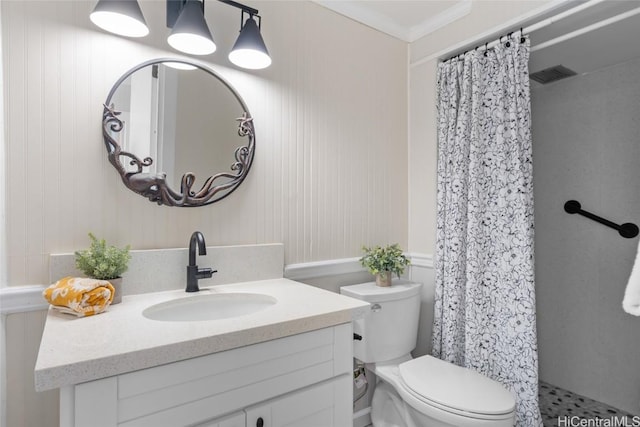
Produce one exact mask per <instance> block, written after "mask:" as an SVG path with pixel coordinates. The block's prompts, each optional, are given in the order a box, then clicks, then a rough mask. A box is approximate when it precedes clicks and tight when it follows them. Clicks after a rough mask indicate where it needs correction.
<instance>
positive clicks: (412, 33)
mask: <svg viewBox="0 0 640 427" xmlns="http://www.w3.org/2000/svg"><path fill="white" fill-rule="evenodd" d="M471 1H472V0H460V1H459V2H458V3H456V4H455V5H453V6H451V7H450V8H448V9H446V10H444V11H443V12H440V13H439V14H437V15H435V16H433V17H431V18H429V19H427V20H425V21H423V22H422V23H421V24H419V25H415V26H413V27H411V28H409V31H408V37H407V41H408V42H409V43H412V42H414V41H416V40H419V39H421V38H422V37H424V36H426V35H427V34H431V33H433V32H435V31H437V30H439V29H440V28H442V27H444V26H446V25H449V24H451V23H452V22H454V21H457V20H458V19H460V18H462V17H463V16H466V15H468V14H469V13H471Z"/></svg>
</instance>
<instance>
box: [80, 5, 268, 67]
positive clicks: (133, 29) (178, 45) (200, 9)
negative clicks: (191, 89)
mask: <svg viewBox="0 0 640 427" xmlns="http://www.w3.org/2000/svg"><path fill="white" fill-rule="evenodd" d="M204 1H205V0H166V2H167V27H169V28H171V34H170V35H169V37H168V38H167V43H169V45H170V46H171V47H173V48H174V49H176V50H179V51H181V52H184V53H187V54H190V55H209V54H211V53H213V52H215V50H216V44H215V42H214V41H213V37H212V35H211V31H209V27H208V26H207V22H206V20H205V18H204ZM218 1H219V2H221V3H224V4H228V5H230V6H233V7H236V8H238V9H241V10H242V12H241V15H240V35H239V36H238V39H237V40H236V42H235V44H234V46H233V49H232V50H231V52H230V53H229V60H230V61H231V62H232V63H233V64H235V65H237V66H238V67H241V68H247V69H252V70H258V69H262V68H266V67H268V66H269V65H271V57H270V56H269V52H268V51H267V46H266V45H265V43H264V40H263V39H262V35H261V34H260V27H261V23H262V18H261V17H260V15H258V10H257V9H254V8H251V7H248V6H245V5H243V4H241V3H237V2H235V1H233V0H218ZM245 13H246V14H247V15H248V18H247V19H246V20H245ZM90 19H91V21H92V22H93V23H94V24H96V25H97V26H98V27H100V28H102V29H104V30H106V31H109V32H112V33H114V34H118V35H123V36H128V37H143V36H146V35H147V34H148V33H149V29H148V28H147V25H146V22H145V20H144V16H143V15H142V11H141V10H140V5H139V4H138V1H137V0H98V3H97V4H96V7H95V8H94V10H93V12H91V15H90ZM256 19H257V21H258V22H257V23H256Z"/></svg>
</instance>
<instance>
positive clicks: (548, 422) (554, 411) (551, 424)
mask: <svg viewBox="0 0 640 427" xmlns="http://www.w3.org/2000/svg"><path fill="white" fill-rule="evenodd" d="M538 396H539V400H540V412H541V413H542V421H543V422H544V427H558V426H570V425H582V424H576V423H577V422H578V421H574V424H571V422H570V419H571V418H572V417H578V418H573V419H574V420H578V419H584V420H595V419H597V418H600V419H603V420H605V419H606V420H611V424H597V425H603V426H604V425H620V426H625V425H629V426H633V425H638V424H633V421H634V418H633V417H634V415H635V414H629V413H628V412H624V411H621V410H619V409H616V408H614V407H612V406H609V405H606V404H604V403H601V402H597V401H595V400H593V399H589V398H588V397H584V396H580V395H579V394H575V393H573V392H571V391H568V390H565V389H562V388H560V387H556V386H554V385H551V384H548V383H544V382H540V387H539V392H538ZM625 417H626V420H625ZM614 419H615V421H617V422H620V421H623V420H625V421H627V423H628V424H625V423H622V424H613V423H614V422H615V421H614ZM636 420H640V417H639V418H636ZM585 422H586V421H585ZM592 423H593V421H592ZM584 425H587V424H584ZM589 425H595V424H589Z"/></svg>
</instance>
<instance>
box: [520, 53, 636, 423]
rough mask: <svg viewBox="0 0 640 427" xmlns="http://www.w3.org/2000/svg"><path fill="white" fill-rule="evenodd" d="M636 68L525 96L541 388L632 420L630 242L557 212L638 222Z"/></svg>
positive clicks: (576, 79)
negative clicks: (627, 296) (571, 394)
mask: <svg viewBox="0 0 640 427" xmlns="http://www.w3.org/2000/svg"><path fill="white" fill-rule="evenodd" d="M638 75H640V59H636V60H633V61H630V62H627V63H625V64H619V65H617V66H613V67H609V68H606V69H603V70H600V71H596V72H593V73H590V74H587V75H582V76H577V77H573V78H569V79H565V80H561V81H558V82H556V83H552V84H549V85H545V86H541V87H538V88H536V89H533V90H532V124H533V125H532V133H533V154H534V156H533V157H534V171H535V172H534V189H535V190H534V191H535V203H536V212H535V215H536V217H535V221H536V295H537V314H538V338H539V341H538V351H539V354H540V376H541V379H542V380H543V381H547V382H550V383H552V384H555V385H558V386H560V387H563V388H566V389H569V390H572V391H575V392H577V393H579V394H583V395H586V396H589V397H591V398H594V399H596V400H599V401H602V402H606V403H608V404H610V405H613V406H615V407H618V408H620V409H623V410H626V411H629V412H631V413H633V414H640V387H639V385H640V370H638V354H639V351H640V327H639V326H640V323H639V319H638V318H636V317H633V316H630V315H628V314H626V313H624V312H623V311H622V306H621V302H622V297H623V294H624V288H625V285H626V282H627V279H628V277H629V273H630V271H631V266H632V264H633V260H634V258H635V250H636V248H637V246H638V238H637V237H636V238H634V239H624V238H622V237H621V236H620V235H619V234H618V233H617V232H616V231H615V230H613V229H610V228H607V227H605V226H603V225H600V224H598V223H596V222H594V221H591V220H589V219H587V218H584V217H581V216H578V215H569V214H567V213H565V212H564V209H563V206H564V203H565V202H566V201H567V200H578V201H579V202H580V203H581V204H582V207H583V209H584V210H587V211H590V212H593V213H596V214H598V215H600V216H602V217H604V218H607V219H609V220H611V221H613V222H615V223H624V222H633V223H636V224H639V223H640V192H639V191H638V188H640V168H639V167H638V159H640V144H639V143H638V142H639V141H640V125H639V124H638V118H640V103H639V102H638V99H640V81H638Z"/></svg>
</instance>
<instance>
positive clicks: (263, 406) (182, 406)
mask: <svg viewBox="0 0 640 427" xmlns="http://www.w3.org/2000/svg"><path fill="white" fill-rule="evenodd" d="M352 338H353V334H352V328H351V323H344V324H339V325H337V326H332V327H328V328H323V329H319V330H315V331H311V332H305V333H301V334H297V335H291V336H288V337H285V338H279V339H275V340H272V341H266V342H262V343H258V344H253V345H249V346H245V347H239V348H235V349H233V350H227V351H222V352H219V353H213V354H209V355H206V356H201V357H196V358H192V359H187V360H183V361H179V362H174V363H170V364H167V365H161V366H156V367H152V368H147V369H143V370H140V371H135V372H129V373H125V374H121V375H117V376H113V377H108V378H104V379H100V380H95V381H90V382H87V383H83V384H77V385H72V386H66V387H64V388H62V389H61V393H60V395H61V399H60V405H61V406H60V419H61V424H60V425H61V427H116V426H121V427H145V426H149V427H163V426H165V427H179V426H198V427H240V426H250V427H259V426H260V425H262V426H263V427H284V426H291V427H293V426H305V427H313V426H318V427H330V426H335V427H345V426H349V425H351V422H352V393H353V391H352V380H351V377H352V373H351V370H352V357H353V356H352Z"/></svg>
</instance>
